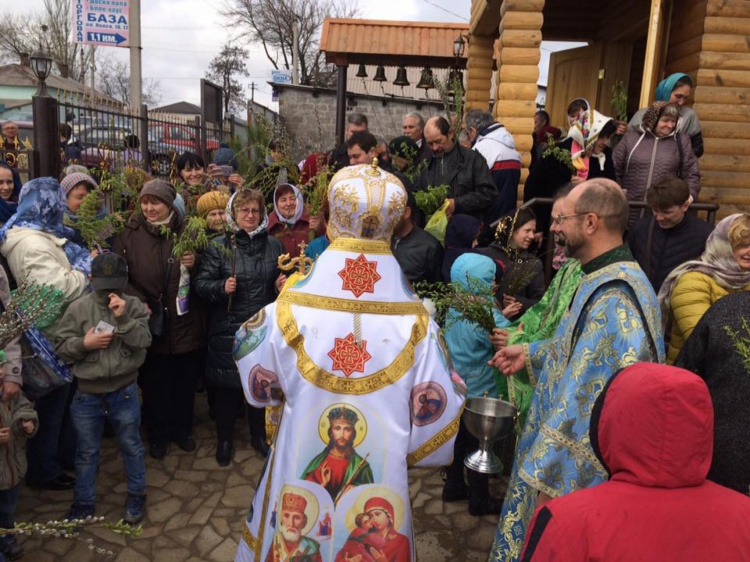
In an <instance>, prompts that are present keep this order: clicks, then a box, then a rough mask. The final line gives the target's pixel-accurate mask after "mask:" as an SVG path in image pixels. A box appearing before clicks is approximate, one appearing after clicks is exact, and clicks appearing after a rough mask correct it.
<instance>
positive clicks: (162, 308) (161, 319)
mask: <svg viewBox="0 0 750 562" xmlns="http://www.w3.org/2000/svg"><path fill="white" fill-rule="evenodd" d="M170 254H171V250H170ZM173 261H174V259H173V258H172V256H171V255H170V256H169V259H168V260H167V272H166V274H165V275H164V283H163V284H162V287H161V295H159V300H157V301H156V306H155V307H154V310H152V311H151V318H149V319H148V328H149V330H151V337H154V338H160V337H162V336H163V335H164V333H165V332H166V331H167V320H168V319H169V309H168V308H167V306H166V303H165V302H164V299H165V298H166V295H167V286H168V285H169V275H170V274H171V273H172V262H173Z"/></svg>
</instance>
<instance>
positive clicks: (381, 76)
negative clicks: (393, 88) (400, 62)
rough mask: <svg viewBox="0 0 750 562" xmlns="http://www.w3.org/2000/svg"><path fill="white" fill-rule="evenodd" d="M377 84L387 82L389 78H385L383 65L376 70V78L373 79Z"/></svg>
mask: <svg viewBox="0 0 750 562" xmlns="http://www.w3.org/2000/svg"><path fill="white" fill-rule="evenodd" d="M372 79H373V80H374V81H375V82H387V81H388V78H386V77H385V67H384V66H383V65H382V64H381V65H378V68H377V69H376V70H375V76H373V78H372Z"/></svg>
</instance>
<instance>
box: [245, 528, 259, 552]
mask: <svg viewBox="0 0 750 562" xmlns="http://www.w3.org/2000/svg"><path fill="white" fill-rule="evenodd" d="M242 540H243V541H245V544H246V545H247V546H249V547H250V550H252V551H253V553H254V554H255V555H256V556H260V553H259V552H258V551H259V550H260V545H259V543H260V541H259V540H258V539H256V538H255V537H254V536H253V533H252V532H251V531H250V527H248V526H247V523H245V528H244V529H242Z"/></svg>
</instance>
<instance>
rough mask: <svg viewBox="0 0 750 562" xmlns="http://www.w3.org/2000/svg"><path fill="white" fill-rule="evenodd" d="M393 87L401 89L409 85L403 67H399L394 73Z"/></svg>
mask: <svg viewBox="0 0 750 562" xmlns="http://www.w3.org/2000/svg"><path fill="white" fill-rule="evenodd" d="M393 85H394V86H401V87H402V88H403V87H404V86H408V85H409V80H408V78H407V77H406V68H404V67H403V66H400V67H399V68H398V70H397V71H396V79H395V80H394V81H393Z"/></svg>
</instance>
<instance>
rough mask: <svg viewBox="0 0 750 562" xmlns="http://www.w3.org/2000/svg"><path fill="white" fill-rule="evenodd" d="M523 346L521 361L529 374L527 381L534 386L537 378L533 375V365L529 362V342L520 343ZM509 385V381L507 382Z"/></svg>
mask: <svg viewBox="0 0 750 562" xmlns="http://www.w3.org/2000/svg"><path fill="white" fill-rule="evenodd" d="M521 345H522V346H523V361H524V363H525V365H526V374H528V375H529V382H530V383H531V386H532V387H534V386H536V383H537V380H536V376H535V375H534V366H533V365H532V364H531V352H530V351H529V344H528V343H524V344H521ZM508 385H509V386H510V383H508Z"/></svg>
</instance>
